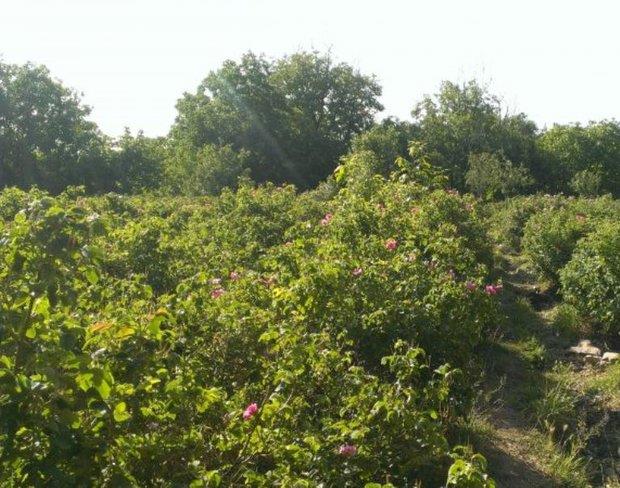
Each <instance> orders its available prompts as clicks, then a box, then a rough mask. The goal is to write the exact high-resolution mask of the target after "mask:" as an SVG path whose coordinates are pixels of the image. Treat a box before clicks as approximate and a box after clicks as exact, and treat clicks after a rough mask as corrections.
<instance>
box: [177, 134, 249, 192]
mask: <svg viewBox="0 0 620 488" xmlns="http://www.w3.org/2000/svg"><path fill="white" fill-rule="evenodd" d="M246 158H247V153H246V152H245V151H243V150H242V151H234V150H233V149H232V148H231V147H230V146H216V145H213V144H206V145H204V146H202V147H201V148H200V149H195V148H193V147H191V146H189V145H176V146H174V147H173V148H171V153H170V154H169V155H168V157H167V158H166V162H165V164H166V166H165V182H166V183H165V184H166V189H167V190H169V191H170V192H171V193H176V194H179V193H180V194H182V195H217V194H219V193H220V192H221V191H222V190H223V189H224V188H236V187H237V184H238V181H239V178H240V177H243V176H247V171H248V170H247V168H246Z"/></svg>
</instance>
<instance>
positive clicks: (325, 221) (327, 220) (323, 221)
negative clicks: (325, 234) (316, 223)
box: [321, 212, 333, 225]
mask: <svg viewBox="0 0 620 488" xmlns="http://www.w3.org/2000/svg"><path fill="white" fill-rule="evenodd" d="M332 217H333V215H332V214H331V213H329V212H328V213H326V214H325V217H323V218H322V219H321V225H327V224H329V223H330V222H331V220H332Z"/></svg>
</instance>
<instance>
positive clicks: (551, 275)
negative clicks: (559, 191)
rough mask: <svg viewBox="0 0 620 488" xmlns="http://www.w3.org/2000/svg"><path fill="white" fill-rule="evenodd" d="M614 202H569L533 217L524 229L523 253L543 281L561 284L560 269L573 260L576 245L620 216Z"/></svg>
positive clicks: (602, 200) (603, 198) (565, 201)
mask: <svg viewBox="0 0 620 488" xmlns="http://www.w3.org/2000/svg"><path fill="white" fill-rule="evenodd" d="M619 210H620V209H619V207H618V205H617V203H616V202H615V201H614V200H612V199H611V198H605V197H601V198H598V199H594V200H587V199H584V200H575V199H566V200H564V201H563V202H561V206H560V207H559V208H547V209H544V210H543V211H541V212H539V213H536V214H534V215H533V216H532V217H531V218H530V219H529V220H528V222H527V224H526V225H525V230H524V233H523V250H524V254H525V255H526V256H527V258H528V259H529V261H530V263H531V265H532V266H533V268H534V269H535V270H536V271H537V272H538V273H539V274H540V275H541V277H543V278H545V279H547V280H549V281H550V282H551V283H553V284H557V283H558V279H559V272H560V269H561V268H563V267H564V265H565V264H566V263H568V261H569V260H570V259H571V256H572V253H573V250H574V249H575V246H576V245H577V241H579V239H581V238H582V237H584V236H585V235H587V234H588V233H590V232H591V231H593V230H594V229H595V228H597V227H598V226H599V225H600V223H601V222H603V221H605V220H614V219H617V218H618V216H619V215H620V211H619Z"/></svg>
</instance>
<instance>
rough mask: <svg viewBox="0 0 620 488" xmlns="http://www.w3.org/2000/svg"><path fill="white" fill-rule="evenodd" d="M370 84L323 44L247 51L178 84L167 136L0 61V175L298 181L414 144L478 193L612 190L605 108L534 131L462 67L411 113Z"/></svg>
mask: <svg viewBox="0 0 620 488" xmlns="http://www.w3.org/2000/svg"><path fill="white" fill-rule="evenodd" d="M380 96H381V86H380V85H379V83H378V82H377V80H376V78H375V77H374V76H373V75H366V74H362V73H360V72H359V71H358V70H357V69H355V68H354V67H353V66H351V65H349V64H347V63H344V62H337V61H335V60H334V59H333V58H332V56H331V54H329V53H327V54H321V53H318V52H298V53H295V54H292V55H290V56H284V57H281V58H276V59H272V58H268V57H266V56H264V55H257V54H254V53H252V52H248V53H246V54H244V55H243V56H241V58H240V59H239V60H228V61H225V62H224V63H223V64H222V66H221V67H220V68H219V69H217V70H215V71H212V72H211V73H209V74H208V75H207V76H206V78H205V79H204V80H203V81H202V82H201V83H200V85H199V86H198V88H197V89H196V91H195V92H193V93H185V94H183V95H182V97H181V98H180V99H179V100H178V102H177V105H176V108H177V117H176V120H175V122H174V124H173V125H172V127H171V130H170V133H169V134H168V136H167V137H160V138H150V137H146V136H145V135H144V134H142V133H141V132H138V134H137V135H135V136H134V135H132V134H131V133H130V132H129V131H127V132H126V133H125V134H123V135H122V136H121V137H119V138H111V137H108V136H105V135H104V134H102V132H101V131H100V130H99V129H98V127H97V125H96V124H95V123H94V122H92V121H91V120H89V116H90V108H89V107H88V106H86V105H85V104H83V103H82V100H81V98H80V96H79V94H78V93H77V92H75V91H74V90H72V89H69V88H67V87H65V86H64V85H63V84H62V83H61V82H60V81H58V80H55V79H54V78H53V77H52V76H51V74H50V72H49V71H48V70H47V68H45V67H43V66H36V65H33V64H25V65H22V66H19V65H14V64H7V63H1V62H0V188H2V187H8V186H16V187H20V188H24V189H26V188H29V187H32V186H37V187H39V188H41V189H43V190H47V191H49V192H51V193H59V192H61V191H63V190H64V189H65V188H67V187H68V186H84V188H85V191H86V192H87V193H102V192H108V191H116V192H121V193H137V192H143V191H156V192H159V193H166V194H186V195H194V194H218V193H219V192H221V191H222V189H224V188H226V187H229V188H234V187H236V186H237V184H238V181H239V179H240V178H241V179H247V178H250V179H252V180H253V181H255V182H257V183H262V182H273V183H276V184H282V183H292V184H294V185H295V186H296V187H297V189H298V190H307V189H311V188H314V187H316V186H317V185H318V184H319V183H320V182H321V181H324V180H326V178H329V176H330V175H331V174H332V173H333V172H334V170H335V169H336V168H337V167H338V166H339V165H340V164H341V163H342V162H343V161H345V160H346V161H349V162H350V161H353V160H357V161H362V160H363V161H365V163H364V164H362V165H361V166H360V168H361V167H364V168H365V169H364V171H365V172H368V171H370V172H371V173H372V174H381V175H383V176H387V175H389V174H390V173H391V172H392V171H394V169H396V166H397V164H396V162H397V161H399V160H402V159H403V158H405V159H406V158H407V157H408V156H409V148H410V147H411V144H412V143H413V144H414V146H415V147H418V148H422V149H421V150H422V151H423V153H424V157H425V160H426V161H427V162H429V164H432V165H434V166H437V167H438V168H440V169H441V170H443V171H444V173H445V174H446V175H447V176H448V178H449V181H450V185H451V186H452V187H454V188H457V189H459V190H470V191H473V192H474V193H476V194H477V195H479V196H484V197H485V198H493V199H496V198H505V197H506V196H507V195H512V194H514V193H529V192H535V191H545V192H564V193H567V194H578V195H584V196H595V195H599V194H602V193H612V194H614V195H618V194H620V189H619V188H620V124H619V123H618V122H617V121H615V120H603V121H600V122H591V123H589V124H587V125H580V124H567V125H554V126H552V127H551V128H550V129H543V130H539V129H538V128H537V127H536V124H535V123H534V122H533V121H532V120H530V119H529V118H528V117H527V116H526V115H525V114H523V113H513V112H511V111H509V110H508V109H507V108H506V107H505V106H504V104H502V101H501V99H500V98H498V97H497V96H495V95H493V94H492V93H490V92H489V90H488V89H487V88H486V87H485V86H484V85H482V84H480V83H478V82H477V81H475V80H472V81H468V82H466V83H463V84H458V83H453V82H448V81H446V82H444V83H443V84H442V85H441V87H440V89H439V91H438V92H437V93H436V94H434V95H427V96H425V97H423V98H422V100H421V101H420V102H419V103H417V104H416V105H415V106H414V108H413V110H412V112H411V114H412V120H411V121H400V120H397V119H395V118H393V117H389V116H388V117H387V118H385V119H383V120H377V114H378V113H379V112H380V111H381V110H383V107H382V105H381V103H380V101H379V97H380ZM352 155H353V156H355V157H353V158H352V159H351V156H352ZM349 167H352V165H351V164H349Z"/></svg>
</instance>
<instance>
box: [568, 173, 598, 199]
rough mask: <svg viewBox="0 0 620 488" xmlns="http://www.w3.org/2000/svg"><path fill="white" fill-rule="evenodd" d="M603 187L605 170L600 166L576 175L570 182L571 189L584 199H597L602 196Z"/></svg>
mask: <svg viewBox="0 0 620 488" xmlns="http://www.w3.org/2000/svg"><path fill="white" fill-rule="evenodd" d="M602 186H603V170H602V168H601V167H600V166H595V167H594V168H587V169H584V170H583V171H579V172H577V173H575V176H573V178H572V179H571V181H570V187H571V188H572V190H573V191H574V192H575V193H577V195H580V196H583V197H595V196H597V195H600V193H601V188H602Z"/></svg>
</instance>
